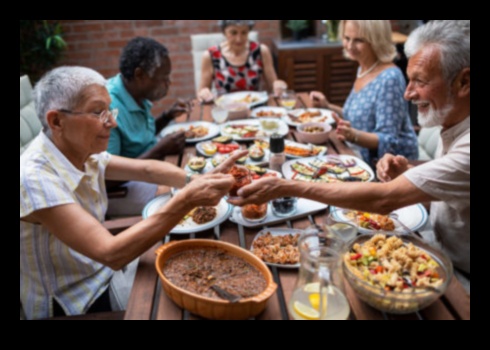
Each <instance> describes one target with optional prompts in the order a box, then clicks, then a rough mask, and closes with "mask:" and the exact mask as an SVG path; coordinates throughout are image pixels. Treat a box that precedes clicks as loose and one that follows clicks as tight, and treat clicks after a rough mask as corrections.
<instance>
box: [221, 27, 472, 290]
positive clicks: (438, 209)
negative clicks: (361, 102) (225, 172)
mask: <svg viewBox="0 0 490 350" xmlns="http://www.w3.org/2000/svg"><path fill="white" fill-rule="evenodd" d="M469 28H470V26H469V21H467V22H465V21H434V22H429V23H428V24H426V25H424V26H422V27H419V28H417V29H416V30H415V31H414V32H412V33H411V34H410V36H409V38H408V40H407V42H406V50H407V56H408V57H409V61H408V68H407V73H408V78H409V79H410V83H409V84H408V86H407V89H406V91H405V98H406V99H408V100H411V101H412V103H414V104H415V105H416V106H417V108H418V113H419V123H420V124H421V125H422V126H434V125H441V126H442V131H441V140H440V142H439V147H438V151H437V153H436V159H434V160H432V161H430V162H427V163H425V164H423V165H419V166H416V167H411V166H410V165H409V163H408V161H407V159H406V158H405V157H402V156H394V155H391V154H386V155H385V156H384V157H383V158H381V160H380V161H379V162H378V164H377V175H378V178H379V179H380V180H381V181H383V183H329V184H321V183H307V182H299V181H288V180H284V179H270V178H269V179H267V178H265V179H261V180H258V181H255V182H254V183H252V184H251V185H248V186H245V187H243V188H241V189H240V190H239V191H238V195H239V196H241V197H242V198H241V199H237V200H229V202H230V203H231V204H235V205H244V204H248V203H256V204H260V203H263V202H266V201H268V200H271V199H273V198H277V197H286V196H296V197H304V198H308V199H313V200H316V201H319V202H324V203H328V204H331V205H335V206H338V207H342V208H351V209H357V210H361V211H370V212H373V211H374V212H378V213H381V214H388V213H390V212H391V211H392V210H395V209H398V208H401V207H405V206H408V205H413V204H416V203H421V202H431V211H430V218H431V223H432V226H433V229H434V232H435V235H436V238H437V241H438V243H440V245H441V247H442V249H443V250H444V251H446V252H447V253H448V255H449V256H450V257H451V260H452V262H453V264H454V267H455V271H456V272H458V273H457V274H456V276H457V277H459V278H460V279H463V277H466V278H467V281H464V282H467V283H465V287H466V288H467V290H468V291H469V275H470V34H469V33H470V29H469Z"/></svg>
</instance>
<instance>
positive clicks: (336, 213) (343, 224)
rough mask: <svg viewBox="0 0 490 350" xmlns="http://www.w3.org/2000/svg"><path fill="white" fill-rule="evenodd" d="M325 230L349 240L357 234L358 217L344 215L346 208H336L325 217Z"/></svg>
mask: <svg viewBox="0 0 490 350" xmlns="http://www.w3.org/2000/svg"><path fill="white" fill-rule="evenodd" d="M324 224H325V230H326V231H328V232H330V233H332V234H334V235H335V236H337V237H339V238H340V239H342V240H343V241H344V242H348V241H350V240H351V239H353V238H354V237H356V236H357V232H358V229H357V228H358V225H357V217H356V216H354V217H353V218H348V217H346V216H345V215H344V209H340V208H334V209H331V210H330V213H329V214H328V215H327V217H326V218H325V223H324Z"/></svg>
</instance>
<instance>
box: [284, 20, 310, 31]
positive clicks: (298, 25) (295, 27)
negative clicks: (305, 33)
mask: <svg viewBox="0 0 490 350" xmlns="http://www.w3.org/2000/svg"><path fill="white" fill-rule="evenodd" d="M286 27H288V28H289V29H291V30H292V31H293V32H299V31H301V30H303V29H306V28H308V20H307V19H290V20H288V22H287V23H286Z"/></svg>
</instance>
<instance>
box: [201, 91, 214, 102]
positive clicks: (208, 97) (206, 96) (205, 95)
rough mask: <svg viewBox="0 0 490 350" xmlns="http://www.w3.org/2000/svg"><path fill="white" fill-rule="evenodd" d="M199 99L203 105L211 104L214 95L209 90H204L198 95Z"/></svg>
mask: <svg viewBox="0 0 490 350" xmlns="http://www.w3.org/2000/svg"><path fill="white" fill-rule="evenodd" d="M197 99H198V100H199V102H202V103H210V102H213V100H214V95H213V93H212V92H211V90H209V89H208V88H203V89H201V90H200V91H199V93H198V94H197Z"/></svg>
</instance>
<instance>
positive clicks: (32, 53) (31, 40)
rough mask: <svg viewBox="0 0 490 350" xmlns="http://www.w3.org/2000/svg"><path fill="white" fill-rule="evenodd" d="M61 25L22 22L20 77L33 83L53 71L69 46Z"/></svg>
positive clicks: (47, 22)
mask: <svg viewBox="0 0 490 350" xmlns="http://www.w3.org/2000/svg"><path fill="white" fill-rule="evenodd" d="M62 35H63V31H62V28H61V25H60V24H59V23H58V22H56V21H48V20H23V19H21V20H20V75H24V74H28V75H29V78H30V79H31V81H32V82H35V81H37V80H39V78H40V77H41V76H42V75H43V74H44V73H45V72H46V71H48V70H49V69H51V68H52V67H53V66H54V65H55V64H56V63H57V62H58V61H59V59H60V58H61V56H62V54H63V52H64V50H65V49H66V47H67V45H66V42H65V40H63V37H62Z"/></svg>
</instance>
